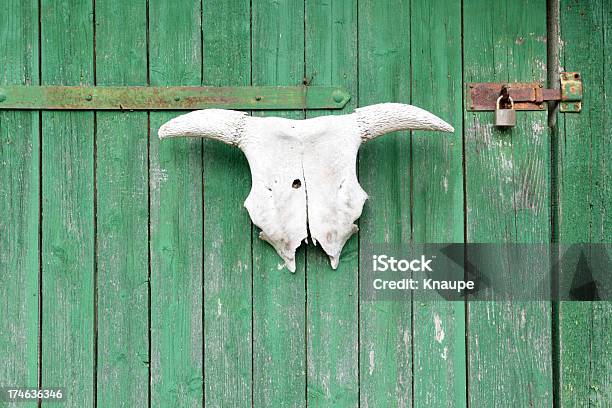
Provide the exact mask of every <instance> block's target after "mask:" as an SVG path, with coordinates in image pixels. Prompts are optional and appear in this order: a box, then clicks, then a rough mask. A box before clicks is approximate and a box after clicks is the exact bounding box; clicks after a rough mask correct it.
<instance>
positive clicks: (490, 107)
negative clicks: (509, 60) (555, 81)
mask: <svg viewBox="0 0 612 408" xmlns="http://www.w3.org/2000/svg"><path fill="white" fill-rule="evenodd" d="M559 78H560V83H561V86H560V89H546V88H544V84H542V83H540V82H512V83H500V82H472V83H468V84H467V91H466V98H467V110H468V111H494V110H495V106H496V102H497V99H498V98H499V97H500V95H502V93H503V90H504V89H505V90H507V95H508V96H509V97H511V98H512V100H513V101H514V109H516V110H521V111H534V110H535V111H541V110H545V109H546V108H547V104H546V103H545V102H550V101H559V102H560V111H561V112H580V110H581V109H582V102H581V101H582V78H581V76H580V73H578V72H562V73H561V74H560V75H559Z"/></svg>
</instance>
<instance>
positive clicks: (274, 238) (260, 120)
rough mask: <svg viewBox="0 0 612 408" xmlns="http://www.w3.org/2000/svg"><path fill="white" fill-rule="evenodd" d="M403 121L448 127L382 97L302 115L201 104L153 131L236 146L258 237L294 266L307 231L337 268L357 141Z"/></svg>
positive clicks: (348, 230)
mask: <svg viewBox="0 0 612 408" xmlns="http://www.w3.org/2000/svg"><path fill="white" fill-rule="evenodd" d="M406 129H412V130H437V131H443V132H453V131H454V129H453V127H452V126H451V125H449V124H448V123H446V122H444V121H443V120H442V119H440V118H438V117H437V116H435V115H433V114H431V113H429V112H427V111H425V110H423V109H420V108H417V107H415V106H411V105H404V104H399V103H383V104H378V105H372V106H367V107H364V108H359V109H356V110H355V112H354V113H351V114H348V115H336V116H321V117H317V118H312V119H305V120H290V119H284V118H275V117H251V116H247V115H246V114H245V113H243V112H237V111H231V110H223V109H205V110H200V111H195V112H191V113H187V114H185V115H182V116H179V117H177V118H174V119H172V120H170V121H168V122H167V123H165V124H164V125H163V126H162V127H161V128H160V129H159V137H160V138H162V139H164V138H168V137H175V136H192V137H206V138H210V139H216V140H220V141H222V142H224V143H228V144H231V145H234V146H237V147H239V148H240V149H241V150H242V151H243V152H244V154H245V155H246V158H247V160H248V162H249V166H250V168H251V178H252V187H251V192H250V193H249V196H248V197H247V199H246V201H245V203H244V206H245V207H246V209H247V211H248V212H249V215H250V217H251V220H252V221H253V223H254V224H255V225H257V226H258V227H259V228H260V229H261V233H260V238H262V239H264V240H266V241H268V242H269V243H270V244H271V245H272V246H273V247H274V248H275V249H276V252H278V254H279V255H280V256H281V258H283V260H284V261H285V264H286V265H287V268H289V270H290V271H292V272H294V271H295V250H296V249H297V247H298V246H300V244H301V242H302V241H303V240H306V239H307V238H308V237H309V236H310V237H311V238H312V240H313V242H314V243H315V245H316V244H317V243H319V244H320V245H321V247H323V250H324V251H325V252H326V253H327V255H328V256H329V258H330V260H331V265H332V267H333V268H334V269H336V268H337V266H338V262H339V259H340V253H341V252H342V247H343V246H344V244H345V243H346V241H347V240H348V239H349V237H350V236H351V235H352V234H353V233H355V232H356V231H357V226H356V225H355V224H354V222H355V220H356V219H357V218H359V216H360V215H361V211H362V208H363V204H364V202H365V200H366V198H367V194H366V193H365V191H363V189H362V188H361V186H360V185H359V183H358V181H357V175H356V171H355V170H356V169H355V167H356V160H357V151H358V150H359V146H360V145H361V143H362V142H365V141H368V140H371V139H374V138H376V137H378V136H382V135H384V134H386V133H389V132H394V131H397V130H406Z"/></svg>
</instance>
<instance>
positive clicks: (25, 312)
mask: <svg viewBox="0 0 612 408" xmlns="http://www.w3.org/2000/svg"><path fill="white" fill-rule="evenodd" d="M0 63H1V64H2V66H3V67H4V69H3V70H2V71H1V72H2V73H1V74H0V88H1V87H2V85H4V84H11V85H38V82H39V77H38V7H37V2H36V1H28V2H24V1H21V0H11V1H8V2H7V3H6V4H4V5H3V11H2V12H0ZM0 93H1V91H0ZM38 119H39V114H38V112H16V111H3V112H0V214H1V215H0V350H2V354H3V358H2V359H3V363H2V364H1V365H0V382H1V383H2V384H3V386H25V387H35V386H36V385H37V384H38V319H39V315H38V300H39V294H38V289H39V288H38V275H39V263H38V254H39V248H38V228H39V210H40V208H39V166H40V154H39V148H40V145H39V120H38ZM15 405H19V406H36V403H35V402H34V403H29V404H15Z"/></svg>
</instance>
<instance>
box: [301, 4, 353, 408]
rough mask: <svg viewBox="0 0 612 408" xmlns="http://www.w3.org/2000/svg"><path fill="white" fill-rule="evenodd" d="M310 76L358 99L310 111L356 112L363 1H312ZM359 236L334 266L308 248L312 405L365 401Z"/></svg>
mask: <svg viewBox="0 0 612 408" xmlns="http://www.w3.org/2000/svg"><path fill="white" fill-rule="evenodd" d="M305 5H306V9H305V12H306V15H305V21H306V26H305V28H306V34H305V35H306V78H307V79H308V81H309V82H310V84H311V85H315V86H316V85H341V86H343V87H345V88H346V89H348V90H349V93H350V94H351V95H352V99H351V100H350V101H349V103H348V104H347V105H346V107H345V109H344V111H308V112H307V117H316V116H320V115H331V114H342V113H348V112H352V111H353V110H354V108H355V107H356V106H357V64H356V63H355V61H356V59H357V2H356V1H354V0H343V1H334V2H329V1H324V0H307V1H306V4H305ZM357 243H358V238H357V235H353V237H351V239H350V240H349V241H348V242H347V243H346V245H345V246H344V249H343V250H342V256H341V259H340V264H339V266H338V269H337V270H335V271H334V270H333V269H332V268H331V266H330V263H329V258H328V257H327V256H326V255H325V252H324V251H323V250H322V249H321V247H320V246H317V247H314V246H309V247H308V249H307V257H306V264H307V287H306V298H307V319H306V320H307V338H306V344H307V347H308V348H307V364H308V389H307V393H308V395H307V398H308V405H309V406H313V407H355V406H357V405H358V403H359V385H358V381H359V379H358V361H359V360H358V357H359V356H358V352H359V351H358V344H359V343H358V342H359V338H358V336H359V330H358V327H359V323H358V320H357V308H358V288H357V279H358V273H359V268H358V264H359V259H358V252H357V251H358V248H357Z"/></svg>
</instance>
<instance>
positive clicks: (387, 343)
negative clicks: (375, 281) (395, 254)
mask: <svg viewBox="0 0 612 408" xmlns="http://www.w3.org/2000/svg"><path fill="white" fill-rule="evenodd" d="M358 13H359V27H358V30H359V45H358V47H359V104H360V105H361V106H367V105H372V104H375V103H381V102H403V103H409V102H410V2H409V1H407V0H401V1H391V0H387V1H372V0H365V1H360V2H359V10H358ZM358 168H359V178H360V184H361V185H362V187H363V189H364V190H365V191H366V192H367V193H368V195H369V199H368V200H367V201H366V203H365V206H364V209H363V213H362V215H361V218H360V221H359V226H360V233H359V246H360V251H359V252H360V263H361V264H364V263H365V262H370V259H368V258H366V254H368V253H373V251H374V248H376V247H377V246H378V245H382V244H389V245H398V244H400V243H401V242H408V240H409V239H410V223H411V221H410V134H409V133H408V132H400V133H394V134H390V135H386V136H383V137H382V138H379V139H376V140H374V141H371V142H368V143H367V144H365V145H363V146H362V147H361V151H360V155H359V166H358ZM411 314H412V308H411V304H410V302H409V301H404V302H402V301H393V302H381V301H365V300H360V303H359V322H360V328H359V355H360V357H359V359H360V360H359V361H360V363H359V384H360V402H361V405H362V406H372V407H378V406H385V407H392V406H398V407H406V406H410V405H411V403H412V316H411Z"/></svg>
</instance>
